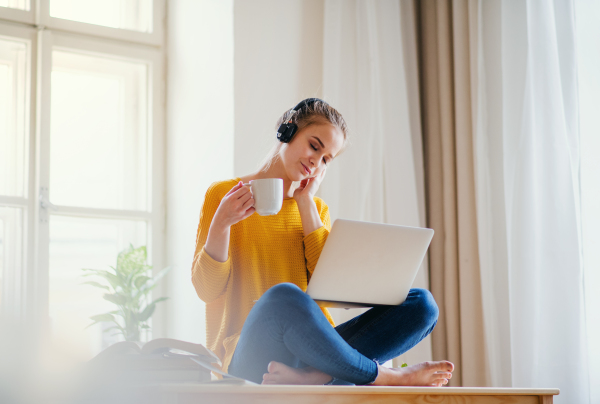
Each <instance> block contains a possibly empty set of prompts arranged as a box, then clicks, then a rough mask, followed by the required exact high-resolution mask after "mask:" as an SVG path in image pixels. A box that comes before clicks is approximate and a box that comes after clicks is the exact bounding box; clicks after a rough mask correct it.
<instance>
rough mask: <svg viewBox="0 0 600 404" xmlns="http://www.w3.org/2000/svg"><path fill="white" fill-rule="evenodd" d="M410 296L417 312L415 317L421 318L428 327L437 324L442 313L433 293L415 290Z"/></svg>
mask: <svg viewBox="0 0 600 404" xmlns="http://www.w3.org/2000/svg"><path fill="white" fill-rule="evenodd" d="M409 296H410V298H411V303H412V304H411V306H412V307H413V310H414V311H415V313H414V315H415V316H416V317H418V318H421V319H422V320H423V321H424V322H425V323H426V325H428V326H431V325H433V324H435V323H436V322H437V319H438V316H439V313H440V311H439V309H438V305H437V303H436V302H435V299H434V298H433V295H432V294H431V292H430V291H428V290H427V289H421V288H413V289H411V290H410V293H409Z"/></svg>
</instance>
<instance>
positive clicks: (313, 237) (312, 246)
mask: <svg viewBox="0 0 600 404" xmlns="http://www.w3.org/2000/svg"><path fill="white" fill-rule="evenodd" d="M315 201H316V202H317V208H318V209H319V216H320V217H321V222H323V226H321V227H319V228H318V229H316V230H315V231H313V232H312V233H310V234H308V235H307V236H306V237H304V239H303V241H304V256H305V258H306V269H307V270H308V275H309V281H310V276H312V274H313V271H314V270H315V267H316V266H317V261H318V260H319V257H320V256H321V251H322V250H323V246H324V245H325V241H327V236H329V232H330V231H331V218H330V217H329V207H328V206H327V204H325V202H323V200H322V199H320V198H315Z"/></svg>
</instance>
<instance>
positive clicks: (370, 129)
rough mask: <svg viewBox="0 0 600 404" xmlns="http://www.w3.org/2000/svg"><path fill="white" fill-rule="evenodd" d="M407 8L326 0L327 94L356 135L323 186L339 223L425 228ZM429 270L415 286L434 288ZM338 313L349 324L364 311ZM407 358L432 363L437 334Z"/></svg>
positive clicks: (393, 2) (386, 1)
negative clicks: (366, 223)
mask: <svg viewBox="0 0 600 404" xmlns="http://www.w3.org/2000/svg"><path fill="white" fill-rule="evenodd" d="M404 7H408V10H407V11H406V12H405V13H406V14H407V15H411V14H412V9H411V8H412V7H413V5H412V4H404ZM403 11H404V10H401V4H400V2H399V1H398V0H383V1H381V0H378V1H359V0H327V1H326V2H325V26H324V27H325V29H324V55H323V63H324V65H323V95H324V98H325V100H327V101H328V102H330V103H331V104H332V105H334V106H335V107H336V108H337V109H338V110H339V111H340V112H341V113H342V114H343V115H344V118H345V119H346V120H347V122H348V126H349V128H350V139H351V145H350V147H349V148H348V149H347V151H345V152H344V154H342V155H341V156H340V157H339V158H338V159H336V161H335V163H334V164H332V165H331V167H330V168H328V169H327V176H326V177H325V180H324V181H323V184H322V185H321V187H320V190H319V192H320V196H321V197H322V198H323V199H324V200H325V201H327V203H328V205H329V207H330V212H331V216H332V220H335V219H336V218H338V217H340V218H346V219H354V220H365V221H372V222H380V223H391V224H402V225H407V226H420V227H423V226H424V225H425V207H424V191H423V187H424V185H423V160H422V145H421V129H420V121H419V119H420V118H419V101H418V94H417V91H418V84H417V83H418V80H417V68H416V64H417V63H416V60H417V58H416V47H415V41H414V25H413V26H411V24H412V23H413V21H412V20H411V19H409V21H408V22H406V23H405V24H402V23H401V18H402V17H401V14H402V12H403ZM404 30H406V31H404ZM403 38H404V39H407V43H406V44H404V43H403ZM409 99H410V100H411V101H410V102H409ZM426 268H427V267H426V265H424V266H423V268H421V270H420V271H419V274H418V277H417V280H416V281H415V286H418V287H425V288H428V280H427V270H426ZM332 314H333V315H334V317H335V320H336V322H341V321H345V320H347V319H349V318H350V317H352V316H355V315H357V314H358V313H357V312H356V311H355V310H348V311H343V310H342V311H337V312H335V313H332ZM402 359H403V360H405V361H406V362H408V363H411V364H414V363H416V362H420V361H424V360H430V359H431V342H430V339H429V337H428V338H426V339H425V340H424V341H422V342H421V343H420V344H419V345H418V346H417V347H415V348H414V349H412V350H411V351H409V353H408V354H406V355H404V356H403V358H402Z"/></svg>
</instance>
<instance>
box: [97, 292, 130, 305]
mask: <svg viewBox="0 0 600 404" xmlns="http://www.w3.org/2000/svg"><path fill="white" fill-rule="evenodd" d="M103 298H104V300H108V301H109V302H112V303H114V304H118V305H121V306H123V305H125V304H127V301H128V299H127V297H126V296H123V295H121V294H119V293H113V294H109V293H105V294H104V296H103Z"/></svg>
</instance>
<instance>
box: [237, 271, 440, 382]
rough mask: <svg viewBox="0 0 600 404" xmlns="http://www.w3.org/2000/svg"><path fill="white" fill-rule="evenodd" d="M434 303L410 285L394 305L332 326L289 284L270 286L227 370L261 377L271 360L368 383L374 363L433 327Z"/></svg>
mask: <svg viewBox="0 0 600 404" xmlns="http://www.w3.org/2000/svg"><path fill="white" fill-rule="evenodd" d="M437 318H438V307H437V305H436V303H435V300H434V299H433V296H432V295H431V293H430V292H429V291H428V290H425V289H411V290H410V292H409V294H408V297H407V298H406V301H405V302H404V303H402V304H401V305H398V306H378V307H373V308H371V309H369V310H368V311H366V312H365V313H363V314H361V315H359V316H356V317H355V318H353V319H352V320H349V321H347V322H345V323H343V324H340V325H338V326H337V327H336V328H335V329H334V328H333V327H331V324H329V322H328V321H327V319H326V318H325V316H324V315H323V312H322V311H321V309H320V308H319V306H318V305H317V304H316V303H315V302H314V300H312V299H311V298H310V297H309V296H308V295H307V294H306V293H304V292H302V290H301V289H300V288H299V287H297V286H296V285H294V284H291V283H281V284H279V285H275V286H273V287H272V288H270V289H269V290H268V291H267V292H266V293H265V294H264V295H263V296H262V297H261V298H260V299H259V300H258V301H257V302H256V304H255V305H254V307H253V308H252V310H251V311H250V314H249V315H248V317H247V318H246V322H245V323H244V327H243V328H242V332H241V335H240V339H239V342H238V344H237V347H236V350H235V353H234V355H233V359H232V361H231V364H230V366H229V373H230V374H232V375H234V376H238V377H242V378H244V379H247V380H251V381H253V382H256V383H261V382H262V377H263V374H264V373H267V366H268V364H269V362H271V361H277V362H281V363H284V364H286V365H288V366H291V367H295V368H299V367H306V366H312V367H313V368H316V369H319V370H321V371H322V372H324V373H327V374H328V375H331V376H332V377H333V379H332V381H331V382H330V383H328V384H361V385H363V384H370V383H372V382H373V381H374V380H375V378H376V377H377V363H384V362H387V361H388V360H390V359H392V358H395V357H397V356H399V355H401V354H402V353H404V352H406V351H408V350H409V349H410V348H412V347H413V346H415V345H416V344H417V343H418V342H419V341H421V340H422V339H423V338H425V337H426V336H427V335H428V334H429V333H430V332H431V331H432V330H433V328H434V327H435V324H436V323H437Z"/></svg>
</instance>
